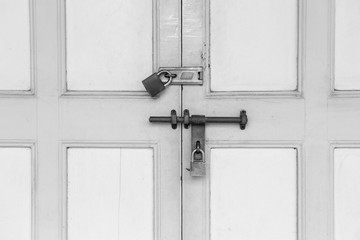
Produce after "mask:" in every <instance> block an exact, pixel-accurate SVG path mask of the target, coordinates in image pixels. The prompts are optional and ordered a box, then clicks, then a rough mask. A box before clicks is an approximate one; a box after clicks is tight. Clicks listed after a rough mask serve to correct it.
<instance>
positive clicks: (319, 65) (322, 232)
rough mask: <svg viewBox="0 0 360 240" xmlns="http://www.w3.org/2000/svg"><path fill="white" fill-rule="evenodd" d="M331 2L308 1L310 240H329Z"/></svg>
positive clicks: (306, 76)
mask: <svg viewBox="0 0 360 240" xmlns="http://www.w3.org/2000/svg"><path fill="white" fill-rule="evenodd" d="M329 4H330V2H329V1H326V0H320V1H307V8H306V9H307V15H306V18H307V24H306V40H305V44H306V53H305V54H306V66H305V69H306V71H305V73H304V98H305V100H306V104H305V116H306V118H305V142H304V149H305V152H304V159H305V161H306V163H305V165H306V170H305V173H306V176H305V178H306V185H305V191H306V193H305V195H306V201H305V203H306V209H305V212H306V219H305V221H306V226H305V229H306V235H305V236H304V238H305V239H307V240H326V239H330V231H329V230H330V229H329V226H330V219H331V218H330V217H331V216H330V215H329V213H330V197H331V195H330V184H329V183H330V174H329V173H330V161H329V157H330V156H329V142H328V139H327V137H328V136H327V135H328V133H327V132H328V124H327V104H328V103H327V101H328V96H329V87H330V83H329V79H330V75H329V73H330V68H329V67H330V64H329V63H330V60H329V56H330V53H329V50H330V49H331V48H330V45H329V44H330V41H329V36H330V32H329V31H330V21H329V19H330V17H329V9H330V6H329Z"/></svg>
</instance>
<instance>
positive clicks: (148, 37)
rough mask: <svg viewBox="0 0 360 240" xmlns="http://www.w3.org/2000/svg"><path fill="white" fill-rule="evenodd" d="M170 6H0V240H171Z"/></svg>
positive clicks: (175, 157) (24, 2)
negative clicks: (156, 81) (154, 121)
mask: <svg viewBox="0 0 360 240" xmlns="http://www.w3.org/2000/svg"><path fill="white" fill-rule="evenodd" d="M179 7H180V5H179V3H178V1H168V0H166V1H162V0H154V1H147V0H146V1H145V0H144V1H142V0H136V1H115V0H106V1H79V0H68V1H65V0H60V1H59V0H36V1H35V0H1V1H0V22H1V23H0V30H1V37H0V52H1V54H0V55H1V57H0V96H1V98H0V109H1V115H2V117H1V119H0V139H1V143H0V145H1V146H0V179H1V184H0V186H1V191H2V193H1V196H0V205H1V207H0V222H1V224H0V239H4V240H5V239H6V240H11V239H13V240H15V239H16V240H30V239H32V240H35V239H36V240H41V239H43V240H51V239H59V240H60V239H61V240H80V239H86V240H90V239H108V240H110V239H114V240H115V239H180V235H181V233H180V228H181V225H180V222H181V218H180V216H181V214H180V213H181V209H180V206H181V203H180V192H181V191H180V173H181V170H180V162H181V160H180V156H181V154H180V153H181V149H180V146H181V142H180V140H181V138H180V129H178V130H176V131H168V129H167V126H151V125H150V123H149V122H148V118H149V116H150V115H152V114H154V113H159V114H169V113H170V109H176V110H178V111H179V110H180V108H181V105H180V87H172V88H171V89H169V90H168V91H167V92H165V93H164V94H162V96H161V98H160V99H156V100H152V99H151V98H150V97H149V96H147V94H146V92H145V91H144V90H143V86H142V84H141V79H142V78H143V77H145V76H146V75H150V74H151V73H152V72H153V71H154V69H157V67H158V66H160V65H161V66H175V67H176V66H180V49H181V44H180V22H181V20H180V19H181V17H180V15H179V13H180V8H179Z"/></svg>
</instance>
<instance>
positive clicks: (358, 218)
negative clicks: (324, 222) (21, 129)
mask: <svg viewBox="0 0 360 240" xmlns="http://www.w3.org/2000/svg"><path fill="white" fill-rule="evenodd" d="M359 173H360V149H357V148H335V152H334V210H335V214H334V216H335V239H336V240H357V239H359V238H360V228H359V225H360V207H359V202H360V174H359Z"/></svg>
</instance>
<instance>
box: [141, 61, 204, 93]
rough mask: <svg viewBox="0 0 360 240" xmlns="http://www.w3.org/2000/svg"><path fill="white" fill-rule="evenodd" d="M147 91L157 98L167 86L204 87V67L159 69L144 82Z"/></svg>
mask: <svg viewBox="0 0 360 240" xmlns="http://www.w3.org/2000/svg"><path fill="white" fill-rule="evenodd" d="M142 83H143V85H144V87H145V89H146V91H147V92H148V93H149V94H150V95H151V96H152V97H155V96H156V95H158V94H159V93H160V92H162V91H163V90H165V88H166V87H167V86H169V85H170V84H172V85H202V84H203V68H202V67H181V68H180V67H179V68H175V67H170V68H165V67H162V68H159V71H158V72H156V73H153V74H151V75H150V76H149V77H147V78H146V79H144V80H143V81H142Z"/></svg>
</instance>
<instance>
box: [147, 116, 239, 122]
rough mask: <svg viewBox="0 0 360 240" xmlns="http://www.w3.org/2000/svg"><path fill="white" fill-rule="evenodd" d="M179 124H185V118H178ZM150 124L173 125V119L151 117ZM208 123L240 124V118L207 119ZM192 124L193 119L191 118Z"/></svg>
mask: <svg viewBox="0 0 360 240" xmlns="http://www.w3.org/2000/svg"><path fill="white" fill-rule="evenodd" d="M176 119H177V122H179V123H183V122H184V117H177V118H176ZM149 121H150V122H160V123H171V117H150V118H149ZM205 122H206V123H240V122H241V118H239V117H205ZM190 123H191V117H190Z"/></svg>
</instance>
